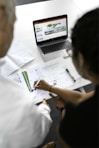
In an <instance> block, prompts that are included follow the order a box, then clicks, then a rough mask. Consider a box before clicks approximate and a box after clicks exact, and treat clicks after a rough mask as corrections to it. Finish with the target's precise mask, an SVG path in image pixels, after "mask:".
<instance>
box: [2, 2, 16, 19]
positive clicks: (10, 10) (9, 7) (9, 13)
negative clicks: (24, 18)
mask: <svg viewBox="0 0 99 148" xmlns="http://www.w3.org/2000/svg"><path fill="white" fill-rule="evenodd" d="M0 6H4V7H5V12H6V13H5V14H6V17H7V19H8V20H9V21H10V22H11V21H12V19H13V16H14V15H15V0H0Z"/></svg>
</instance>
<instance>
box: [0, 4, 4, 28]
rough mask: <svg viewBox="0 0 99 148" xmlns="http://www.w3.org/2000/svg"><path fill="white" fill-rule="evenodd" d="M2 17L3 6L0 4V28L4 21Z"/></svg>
mask: <svg viewBox="0 0 99 148" xmlns="http://www.w3.org/2000/svg"><path fill="white" fill-rule="evenodd" d="M4 15H5V6H4V5H2V4H0V26H1V23H2V22H3V20H4V17H5V16H4Z"/></svg>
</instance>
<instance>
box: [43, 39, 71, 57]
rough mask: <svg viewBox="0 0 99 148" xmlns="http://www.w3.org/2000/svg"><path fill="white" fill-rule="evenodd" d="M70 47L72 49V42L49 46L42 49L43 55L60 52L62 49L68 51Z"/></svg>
mask: <svg viewBox="0 0 99 148" xmlns="http://www.w3.org/2000/svg"><path fill="white" fill-rule="evenodd" d="M69 47H70V42H69V41H65V42H61V43H57V44H53V45H48V46H45V47H41V48H42V51H43V53H44V54H46V53H50V52H54V51H58V50H61V49H67V48H69Z"/></svg>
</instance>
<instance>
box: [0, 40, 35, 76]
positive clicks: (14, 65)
mask: <svg viewBox="0 0 99 148" xmlns="http://www.w3.org/2000/svg"><path fill="white" fill-rule="evenodd" d="M32 60H34V58H33V56H32V55H31V54H30V53H29V52H28V50H27V47H25V46H24V45H23V44H22V43H19V42H15V41H14V42H13V43H12V45H11V47H10V49H9V52H8V54H7V56H6V57H5V58H4V61H5V62H4V64H3V66H2V67H1V74H2V75H6V76H9V75H11V74H12V73H13V72H15V71H16V70H18V69H19V68H20V67H22V66H24V65H25V64H27V63H29V62H31V61H32Z"/></svg>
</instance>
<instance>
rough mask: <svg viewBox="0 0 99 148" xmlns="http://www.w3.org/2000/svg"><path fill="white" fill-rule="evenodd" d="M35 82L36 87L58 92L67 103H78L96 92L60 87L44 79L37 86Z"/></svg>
mask: <svg viewBox="0 0 99 148" xmlns="http://www.w3.org/2000/svg"><path fill="white" fill-rule="evenodd" d="M35 83H36V82H35ZM35 83H34V88H35V89H42V90H47V91H50V92H52V93H55V94H57V95H58V96H59V97H60V98H61V99H63V100H64V101H65V102H66V103H73V104H75V105H78V104H79V103H81V102H82V101H84V100H87V99H88V98H90V97H91V96H93V94H94V91H92V92H89V93H82V92H78V91H73V90H68V89H63V88H59V87H56V86H53V85H50V84H49V83H47V82H46V81H44V80H41V81H40V82H39V84H38V85H37V86H35Z"/></svg>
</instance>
